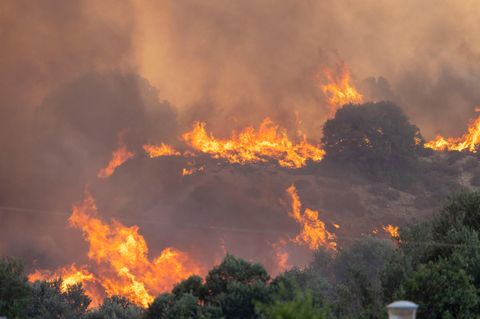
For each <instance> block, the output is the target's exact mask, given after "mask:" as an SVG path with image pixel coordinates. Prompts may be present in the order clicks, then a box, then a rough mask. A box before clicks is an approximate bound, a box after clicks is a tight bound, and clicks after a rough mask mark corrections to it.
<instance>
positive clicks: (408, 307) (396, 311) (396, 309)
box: [387, 300, 418, 319]
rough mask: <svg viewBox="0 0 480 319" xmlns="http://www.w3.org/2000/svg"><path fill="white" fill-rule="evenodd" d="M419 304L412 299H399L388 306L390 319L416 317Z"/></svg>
mask: <svg viewBox="0 0 480 319" xmlns="http://www.w3.org/2000/svg"><path fill="white" fill-rule="evenodd" d="M417 308H418V305H417V304H416V303H413V302H411V301H406V300H399V301H395V302H393V303H391V304H389V305H388V306H387V310H388V318H389V319H415V317H416V315H417Z"/></svg>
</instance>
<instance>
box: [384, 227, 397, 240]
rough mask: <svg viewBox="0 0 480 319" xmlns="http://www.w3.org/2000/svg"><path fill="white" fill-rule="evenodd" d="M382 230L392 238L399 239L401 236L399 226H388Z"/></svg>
mask: <svg viewBox="0 0 480 319" xmlns="http://www.w3.org/2000/svg"><path fill="white" fill-rule="evenodd" d="M382 228H383V230H384V231H385V232H386V233H388V234H390V236H391V237H392V238H397V237H398V235H399V232H398V227H397V226H393V225H390V224H388V225H387V226H383V227H382Z"/></svg>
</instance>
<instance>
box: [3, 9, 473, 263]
mask: <svg viewBox="0 0 480 319" xmlns="http://www.w3.org/2000/svg"><path fill="white" fill-rule="evenodd" d="M476 7H478V6H476V5H475V2H473V1H472V2H469V1H466V2H465V1H462V2H456V3H453V2H442V3H438V2H437V1H433V0H432V1H430V0H429V1H422V2H421V3H419V2H418V1H413V0H411V1H410V0H409V1H401V2H396V3H390V2H378V1H374V0H371V1H362V2H359V1H347V0H341V1H336V2H331V1H293V0H285V1H282V2H278V1H274V0H262V1H238V2H230V1H222V0H219V1H208V2H203V1H173V0H172V1H160V2H150V1H131V2H128V1H127V2H122V3H121V4H119V3H118V2H117V1H101V2H99V1H93V0H83V1H82V0H78V1H69V2H65V1H54V0H44V1H36V2H31V1H4V2H2V4H0V29H1V30H2V31H1V33H0V41H1V43H2V50H0V84H1V85H0V102H1V103H0V129H1V130H2V131H1V133H2V134H0V146H1V149H2V159H1V161H0V206H4V207H5V206H8V207H12V209H9V210H5V209H3V210H1V211H0V254H4V255H17V256H22V257H25V258H28V261H29V262H32V263H33V262H34V261H37V264H38V266H41V267H49V268H54V267H55V266H58V265H63V264H66V263H70V262H72V261H76V262H81V261H82V260H81V259H80V258H84V257H79V256H85V246H84V243H83V241H82V238H81V236H80V232H78V231H72V230H71V229H69V228H67V226H66V225H67V221H66V220H67V218H68V213H69V210H70V207H71V205H72V203H73V202H75V201H78V200H81V199H82V197H83V192H84V190H85V188H88V189H90V190H91V191H92V193H93V194H94V195H95V197H97V198H98V203H99V208H100V212H101V213H102V214H103V216H104V217H105V218H107V217H108V216H122V217H123V219H122V218H120V220H121V221H123V222H124V223H125V224H127V225H133V224H138V225H139V226H140V228H141V232H142V233H143V234H145V236H146V238H147V241H148V242H149V243H150V244H151V248H152V255H154V254H155V253H157V252H158V251H160V250H161V249H162V248H164V247H166V246H175V247H178V248H180V249H185V250H188V251H190V252H191V253H193V254H195V255H196V256H197V257H198V258H201V259H202V260H204V261H205V262H213V261H214V260H215V259H216V258H217V257H218V256H219V255H221V253H222V249H223V248H222V246H224V247H225V250H228V251H231V252H233V253H238V254H240V255H242V256H244V257H246V258H249V259H255V260H262V261H265V262H268V261H269V260H270V261H271V259H272V258H273V257H272V254H273V253H272V246H271V244H272V243H274V242H276V241H277V240H278V239H279V238H283V237H285V236H289V235H293V234H295V233H297V232H298V226H296V225H295V223H294V222H293V221H292V220H291V218H289V217H288V214H287V212H288V210H289V203H288V200H287V197H286V195H285V192H284V191H285V189H286V188H287V187H288V186H289V185H291V184H292V183H295V184H296V185H297V187H298V188H299V193H300V196H301V197H302V200H303V201H304V204H305V207H310V208H313V209H320V210H321V211H324V214H325V215H324V217H325V219H326V220H329V221H331V222H336V223H340V224H342V225H345V226H342V227H344V228H343V229H344V230H345V232H349V231H353V230H355V231H356V232H357V233H360V232H363V231H366V229H367V227H369V226H371V223H370V224H369V223H367V222H365V225H364V226H365V227H364V228H362V229H361V230H359V229H355V225H354V226H350V224H352V222H351V220H352V219H351V218H352V217H351V216H352V215H355V216H356V218H359V219H360V218H363V217H365V216H369V218H370V220H373V221H374V222H375V223H376V222H378V221H380V220H381V216H380V215H368V214H369V213H370V211H369V209H368V208H365V206H366V205H365V198H367V197H368V196H367V195H368V194H365V193H362V192H361V191H359V189H358V188H355V186H351V185H346V184H345V183H342V182H341V181H338V180H337V179H336V178H335V176H332V177H328V176H327V177H322V178H320V177H319V176H318V172H317V168H315V167H308V168H306V169H303V170H300V171H288V170H284V169H281V170H280V169H277V168H275V167H266V166H261V165H260V166H255V165H254V166H248V167H238V166H229V165H218V164H217V162H216V161H212V160H209V159H197V160H198V161H202V163H204V164H205V165H206V166H207V170H206V172H205V173H201V174H197V175H193V176H188V177H182V176H181V174H180V171H181V169H182V168H183V167H185V165H187V163H186V162H187V161H186V160H184V159H178V158H161V159H154V160H151V159H148V158H147V157H146V156H145V154H143V152H142V150H141V145H142V144H143V143H149V142H150V143H159V142H169V143H172V144H177V143H178V142H179V140H178V136H179V134H180V133H181V132H182V131H183V130H185V129H187V128H189V127H190V125H191V123H192V122H193V121H197V120H201V121H205V122H207V129H208V130H209V131H213V132H215V135H223V136H225V135H227V134H229V132H230V131H231V130H232V128H237V129H239V128H242V127H243V126H245V125H254V126H256V125H258V124H259V123H260V121H261V120H262V119H263V118H264V117H266V116H269V117H271V118H273V119H274V120H275V121H277V122H279V123H281V124H282V126H284V127H286V128H288V129H289V132H295V129H296V128H297V126H298V125H300V128H301V129H302V131H303V132H305V133H307V135H308V136H309V137H310V138H311V139H312V140H313V141H314V142H319V141H320V137H321V135H322V133H321V128H322V125H323V123H324V120H325V119H326V117H327V114H328V106H327V104H326V99H325V96H324V95H323V93H322V92H321V90H320V89H319V85H320V83H321V82H322V81H323V80H324V79H322V70H323V68H325V67H332V66H334V64H335V63H336V62H337V61H338V60H343V61H345V63H346V65H348V67H349V68H350V70H351V71H352V74H353V82H354V83H356V84H357V86H358V87H359V88H360V90H361V91H362V93H363V94H364V95H365V96H366V98H367V99H371V100H384V99H388V100H393V101H395V102H397V103H398V104H399V105H400V106H401V107H402V108H403V109H404V110H405V112H406V113H407V114H408V115H409V117H410V118H411V121H412V122H413V123H416V124H417V125H418V126H419V127H420V129H421V130H422V133H423V134H424V136H426V137H427V138H429V137H433V135H434V134H436V133H442V134H444V135H456V134H461V133H462V132H463V130H464V128H465V126H466V123H467V120H468V119H469V118H470V117H472V116H473V115H474V112H473V110H474V108H475V107H476V106H478V104H480V93H478V92H480V90H479V89H478V83H480V81H479V77H480V69H479V68H478V65H479V63H478V60H479V59H480V53H479V52H480V46H479V43H480V41H479V39H478V37H479V34H478V29H479V27H480V25H479V24H480V21H479V20H478V14H479V12H477V11H478V9H475V8H476ZM458 17H461V18H458ZM123 130H125V132H126V133H125V142H126V144H127V146H128V148H129V149H130V150H132V151H134V152H135V153H136V156H135V157H134V158H133V159H132V160H130V161H128V162H127V163H125V164H124V165H123V166H122V167H120V168H119V169H118V171H117V172H116V173H115V174H114V175H113V176H112V177H111V178H109V179H106V180H98V179H97V178H96V174H97V172H98V169H99V168H101V167H103V166H104V165H105V164H106V163H107V162H108V160H109V159H110V156H111V152H112V150H113V149H115V148H116V146H117V138H118V134H119V132H120V131H123ZM381 205H383V204H380V206H381ZM13 208H29V209H32V211H30V212H28V211H25V210H14V209H13ZM322 214H323V213H322ZM353 224H354V223H353ZM299 254H300V255H301V253H299ZM265 256H267V257H265ZM298 258H299V260H301V259H302V258H303V257H302V256H299V257H298ZM299 264H300V262H299ZM272 268H273V266H272Z"/></svg>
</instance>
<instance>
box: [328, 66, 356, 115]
mask: <svg viewBox="0 0 480 319" xmlns="http://www.w3.org/2000/svg"><path fill="white" fill-rule="evenodd" d="M323 74H324V77H325V79H326V82H327V83H325V84H321V85H320V88H321V90H322V92H323V94H325V96H326V97H327V100H328V105H329V106H330V109H331V113H332V115H333V114H334V113H335V111H336V110H337V109H338V108H340V107H342V106H343V105H345V104H350V103H352V104H358V103H362V102H363V95H362V94H360V92H359V91H358V90H357V88H355V86H353V84H352V83H351V75H350V71H349V69H348V68H347V66H346V65H345V63H343V62H341V63H338V64H337V66H336V68H335V70H331V69H328V68H325V69H324V71H323Z"/></svg>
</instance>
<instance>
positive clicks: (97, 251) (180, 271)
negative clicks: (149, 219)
mask: <svg viewBox="0 0 480 319" xmlns="http://www.w3.org/2000/svg"><path fill="white" fill-rule="evenodd" d="M96 215H97V208H96V204H95V200H94V199H93V197H91V196H90V195H89V194H87V195H86V198H85V200H84V201H83V202H82V203H81V204H79V205H77V206H74V207H73V212H72V215H71V216H70V219H69V222H70V224H71V225H72V226H73V227H76V228H80V229H81V230H82V231H83V234H84V237H85V239H86V240H87V241H88V243H89V244H90V248H89V251H88V258H89V259H90V260H91V261H92V264H90V265H89V266H88V267H87V266H84V267H82V268H81V271H80V272H79V271H78V268H76V267H74V266H71V267H70V268H62V269H60V270H59V271H57V272H56V273H55V274H54V275H52V276H50V277H47V278H46V279H49V278H50V279H51V278H56V277H62V278H63V279H64V285H65V287H67V286H68V285H70V284H73V283H79V282H81V283H89V284H94V286H95V287H92V285H86V286H85V289H86V292H87V294H88V295H89V296H90V297H91V298H92V300H93V305H98V304H99V303H100V302H101V299H99V294H98V292H97V291H98V290H100V291H102V292H103V295H107V296H111V295H122V296H125V297H127V298H129V299H130V300H132V301H133V302H135V303H137V304H139V305H141V306H144V307H146V306H148V305H149V304H150V303H151V302H152V301H153V298H154V296H155V295H157V294H159V293H161V292H165V291H168V290H170V289H171V288H172V286H173V285H174V284H175V283H177V282H179V281H181V280H183V279H185V278H187V277H189V276H190V275H193V274H201V273H202V272H203V270H202V268H201V267H200V266H199V265H198V264H197V263H196V262H195V261H193V260H192V259H191V258H190V257H189V256H188V255H187V254H186V253H184V252H182V251H179V250H176V249H174V248H165V249H164V250H163V251H162V252H161V254H160V256H158V257H156V258H155V259H153V260H152V261H150V260H149V259H148V257H147V255H148V247H147V243H146V242H145V239H144V238H143V237H142V236H141V235H140V234H139V233H138V227H137V226H132V227H126V226H124V225H122V224H121V223H120V222H118V221H116V220H113V221H112V223H111V224H110V225H109V224H106V223H104V222H102V221H101V220H100V219H99V218H97V217H95V216H96ZM90 268H93V269H94V270H95V271H94V272H93V271H88V270H87V269H90ZM39 278H42V277H41V272H38V271H37V272H35V273H33V274H32V275H31V276H30V280H35V279H39ZM94 288H95V289H96V290H95V289H94Z"/></svg>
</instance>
